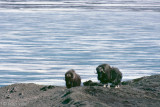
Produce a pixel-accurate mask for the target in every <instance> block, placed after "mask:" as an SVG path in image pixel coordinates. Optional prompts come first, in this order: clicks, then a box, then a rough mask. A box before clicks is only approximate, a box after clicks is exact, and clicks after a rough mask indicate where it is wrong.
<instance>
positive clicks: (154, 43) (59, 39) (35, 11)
mask: <svg viewBox="0 0 160 107" xmlns="http://www.w3.org/2000/svg"><path fill="white" fill-rule="evenodd" d="M159 10H160V2H158V0H157V1H156V0H153V1H152V0H146V1H143V0H137V1H135V0H134V1H132V0H130V1H123V0H121V1H120V0H108V1H107V0H103V1H96V0H91V1H89V0H88V1H83V0H79V1H75V0H72V1H67V0H63V1H62V0H61V1H58V0H57V1H51V0H50V1H45V2H44V1H37V0H34V1H33V0H28V1H26V2H19V1H18V0H17V1H16V0H15V1H14V2H13V0H11V1H10V2H6V1H3V0H2V1H1V2H0V85H1V86H2V85H9V84H13V83H37V84H43V85H58V86H64V85H65V81H64V74H65V72H66V71H68V70H70V69H75V71H76V72H77V73H78V74H79V75H80V76H81V79H82V82H84V81H86V80H92V81H98V80H97V74H95V72H96V67H97V66H98V65H100V64H103V63H107V64H110V65H111V66H114V67H117V68H119V69H120V71H121V72H122V73H123V80H129V79H134V78H138V77H142V76H148V75H154V74H160V11H159Z"/></svg>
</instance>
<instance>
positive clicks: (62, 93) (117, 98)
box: [0, 75, 160, 107]
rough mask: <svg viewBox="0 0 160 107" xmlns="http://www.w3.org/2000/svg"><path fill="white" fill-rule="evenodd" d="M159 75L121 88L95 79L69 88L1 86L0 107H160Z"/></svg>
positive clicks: (144, 78)
mask: <svg viewBox="0 0 160 107" xmlns="http://www.w3.org/2000/svg"><path fill="white" fill-rule="evenodd" d="M158 105H160V75H153V76H147V77H142V78H137V79H134V80H131V81H124V82H122V86H121V87H120V88H118V89H115V88H112V87H111V88H104V87H103V86H102V85H101V84H99V83H95V82H92V81H89V82H86V84H84V86H80V87H73V88H70V89H67V88H66V87H60V86H44V85H37V84H33V83H29V84H23V83H21V84H13V85H9V86H5V87H1V88H0V107H64V106H65V107H69V106H73V107H74V106H78V107H79V106H82V107H86V106H87V107H157V106H158Z"/></svg>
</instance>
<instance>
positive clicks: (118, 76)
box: [96, 64, 122, 86]
mask: <svg viewBox="0 0 160 107" xmlns="http://www.w3.org/2000/svg"><path fill="white" fill-rule="evenodd" d="M96 70H97V74H98V77H97V78H98V80H99V81H100V82H101V83H102V84H108V83H112V85H115V86H119V85H121V80H122V73H121V72H120V71H119V69H118V68H115V67H111V66H110V65H108V64H102V65H99V66H98V67H97V68H96Z"/></svg>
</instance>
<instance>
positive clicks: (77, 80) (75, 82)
mask: <svg viewBox="0 0 160 107" xmlns="http://www.w3.org/2000/svg"><path fill="white" fill-rule="evenodd" d="M65 81H66V87H67V88H71V87H76V86H80V85H81V77H80V76H79V75H78V74H76V72H75V71H74V70H73V69H71V70H69V71H67V72H66V73H65Z"/></svg>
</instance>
